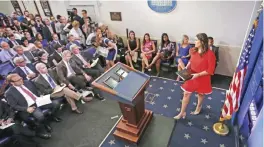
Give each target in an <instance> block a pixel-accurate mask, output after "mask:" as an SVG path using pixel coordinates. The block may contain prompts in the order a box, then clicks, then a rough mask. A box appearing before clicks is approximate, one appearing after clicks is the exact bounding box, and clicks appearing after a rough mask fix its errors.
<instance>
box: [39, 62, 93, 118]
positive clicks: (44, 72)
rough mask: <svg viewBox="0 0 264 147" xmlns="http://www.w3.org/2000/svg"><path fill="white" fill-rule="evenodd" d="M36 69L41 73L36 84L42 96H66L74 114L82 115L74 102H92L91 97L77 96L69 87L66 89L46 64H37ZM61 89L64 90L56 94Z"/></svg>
mask: <svg viewBox="0 0 264 147" xmlns="http://www.w3.org/2000/svg"><path fill="white" fill-rule="evenodd" d="M36 69H37V70H38V72H39V76H38V77H36V78H35V79H34V82H35V85H36V87H37V88H38V90H39V91H40V92H41V94H43V95H47V94H50V96H51V98H58V97H63V96H65V98H66V100H67V101H68V103H69V104H70V105H71V108H72V112H74V113H77V114H81V113H82V111H80V110H79V109H78V108H77V106H76V104H75V101H74V100H79V99H83V100H84V101H86V102H88V101H91V100H92V98H91V97H82V96H81V95H80V94H77V93H76V92H74V91H73V90H70V89H69V88H68V87H65V84H64V83H61V82H60V79H59V77H58V75H57V73H56V72H55V71H53V70H51V69H50V70H48V69H47V67H46V66H45V64H43V63H37V64H36ZM60 87H64V88H63V89H61V90H60V91H58V92H54V91H55V90H56V89H60Z"/></svg>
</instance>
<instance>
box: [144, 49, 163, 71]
mask: <svg viewBox="0 0 264 147" xmlns="http://www.w3.org/2000/svg"><path fill="white" fill-rule="evenodd" d="M160 58H161V53H158V54H157V55H156V56H155V57H154V58H153V60H152V62H151V63H150V64H149V66H147V67H146V68H147V69H149V68H151V66H152V65H153V64H155V63H156V61H157V60H158V59H160Z"/></svg>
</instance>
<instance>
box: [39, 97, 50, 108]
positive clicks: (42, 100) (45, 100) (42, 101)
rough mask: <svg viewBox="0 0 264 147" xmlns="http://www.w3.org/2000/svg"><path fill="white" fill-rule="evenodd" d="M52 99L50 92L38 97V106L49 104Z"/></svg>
mask: <svg viewBox="0 0 264 147" xmlns="http://www.w3.org/2000/svg"><path fill="white" fill-rule="evenodd" d="M51 103H52V102H51V100H50V94H48V95H44V96H42V97H38V98H37V99H36V104H37V106H38V107H40V106H44V105H48V104H51Z"/></svg>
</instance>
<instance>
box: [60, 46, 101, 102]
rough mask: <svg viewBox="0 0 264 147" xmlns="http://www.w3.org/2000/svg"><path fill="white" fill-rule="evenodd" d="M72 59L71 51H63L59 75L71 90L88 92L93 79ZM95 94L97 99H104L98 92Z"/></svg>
mask: <svg viewBox="0 0 264 147" xmlns="http://www.w3.org/2000/svg"><path fill="white" fill-rule="evenodd" d="M71 58H72V55H71V52H70V51H69V50H65V51H63V53H62V61H61V62H60V63H58V64H57V66H56V70H57V74H58V76H59V78H60V80H61V81H62V83H65V84H66V85H67V86H68V87H69V88H70V89H72V90H74V89H75V88H76V89H77V90H79V91H80V92H83V91H85V90H87V84H90V82H92V77H91V76H89V75H87V74H86V73H85V72H84V71H83V70H82V69H81V68H80V67H79V66H78V65H77V64H76V63H75V62H74V61H73V60H71ZM88 86H89V85H88ZM94 94H95V95H96V96H97V98H99V99H103V98H102V97H101V96H100V94H99V92H98V91H95V92H94Z"/></svg>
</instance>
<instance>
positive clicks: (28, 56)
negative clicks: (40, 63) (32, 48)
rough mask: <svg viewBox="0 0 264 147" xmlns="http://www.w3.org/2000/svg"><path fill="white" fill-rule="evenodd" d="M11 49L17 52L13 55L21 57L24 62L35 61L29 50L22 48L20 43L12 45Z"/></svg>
mask: <svg viewBox="0 0 264 147" xmlns="http://www.w3.org/2000/svg"><path fill="white" fill-rule="evenodd" d="M13 49H14V50H15V51H16V52H17V54H16V55H15V57H23V58H24V60H25V62H26V63H34V62H36V60H35V59H36V58H34V56H33V55H32V53H31V52H29V51H25V52H24V50H23V48H22V46H21V45H16V46H14V47H13Z"/></svg>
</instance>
